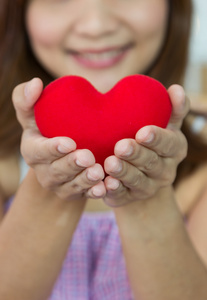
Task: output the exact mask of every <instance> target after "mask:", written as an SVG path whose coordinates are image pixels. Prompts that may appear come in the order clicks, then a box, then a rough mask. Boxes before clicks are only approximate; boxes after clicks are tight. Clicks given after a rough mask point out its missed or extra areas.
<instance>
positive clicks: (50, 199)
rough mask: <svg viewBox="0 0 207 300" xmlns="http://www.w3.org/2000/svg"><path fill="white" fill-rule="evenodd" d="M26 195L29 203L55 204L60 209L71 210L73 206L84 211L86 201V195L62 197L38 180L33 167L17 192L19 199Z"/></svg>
mask: <svg viewBox="0 0 207 300" xmlns="http://www.w3.org/2000/svg"><path fill="white" fill-rule="evenodd" d="M25 195H27V199H26V200H27V202H28V204H31V205H32V203H33V204H34V205H35V206H37V205H40V206H41V205H42V204H44V205H47V204H48V205H54V206H56V207H57V209H60V210H61V209H63V210H67V209H69V210H70V209H71V208H72V207H73V208H75V209H76V210H81V211H82V210H83V209H84V206H85V203H86V198H85V197H84V198H83V197H82V198H80V199H73V200H67V199H60V198H59V197H58V196H57V195H56V193H55V192H53V191H50V190H47V189H45V188H43V187H42V185H41V184H40V183H39V181H38V180H37V178H36V174H35V172H34V170H33V169H29V171H28V174H27V176H26V177H25V179H24V181H23V182H22V184H21V186H20V188H19V190H18V192H17V196H18V197H17V198H18V199H19V201H21V200H22V201H23V199H25Z"/></svg>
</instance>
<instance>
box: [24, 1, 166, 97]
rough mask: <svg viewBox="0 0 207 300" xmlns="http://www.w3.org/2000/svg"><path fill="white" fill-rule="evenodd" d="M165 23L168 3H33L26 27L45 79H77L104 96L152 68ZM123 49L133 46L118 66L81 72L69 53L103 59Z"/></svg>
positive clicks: (163, 34) (88, 69) (29, 6)
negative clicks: (48, 75) (110, 51)
mask: <svg viewBox="0 0 207 300" xmlns="http://www.w3.org/2000/svg"><path fill="white" fill-rule="evenodd" d="M167 17H168V4H167V1H166V0H147V1H137V0H130V1H118V0H113V1H111V0H106V1H100V0H98V1H94V0H79V1H75V0H72V1H57V0H52V1H51V0H49V1H48V0H43V1H42V0H31V1H29V4H28V8H27V13H26V27H27V31H28V35H29V38H30V43H31V45H32V49H33V51H34V53H35V55H36V57H37V58H38V60H39V61H40V62H41V63H42V64H43V66H44V67H45V69H46V70H48V71H49V73H51V74H53V75H54V77H60V76H64V75H70V74H73V75H80V76H83V77H85V78H86V79H88V80H89V81H91V82H92V84H93V85H94V86H95V87H96V88H97V89H98V90H100V91H101V92H106V91H107V90H109V89H111V88H112V86H113V85H115V84H116V83H117V82H118V81H119V80H120V79H121V78H123V77H125V76H127V75H131V74H135V73H142V72H144V71H145V70H146V69H147V68H148V67H149V65H151V64H152V62H153V61H154V60H155V58H156V57H157V55H158V53H159V51H160V48H161V47H162V44H163V41H164V37H165V31H166V28H167ZM126 45H131V46H130V48H129V50H128V52H127V53H126V55H125V57H124V58H123V59H122V60H121V61H119V62H118V63H116V64H112V65H111V66H108V67H102V68H93V67H90V66H89V67H86V66H83V65H81V64H79V63H78V62H77V61H76V60H75V59H74V57H73V55H72V54H71V52H70V51H72V50H73V51H77V52H80V53H90V54H92V53H93V52H95V53H96V54H97V52H101V53H102V54H103V53H106V52H107V49H111V48H112V49H114V48H115V49H116V50H117V49H120V48H121V47H123V46H126ZM99 54H100V53H99ZM98 57H99V56H98ZM96 58H97V55H96ZM98 60H102V59H101V58H100V57H99V58H98ZM51 62H52V63H51Z"/></svg>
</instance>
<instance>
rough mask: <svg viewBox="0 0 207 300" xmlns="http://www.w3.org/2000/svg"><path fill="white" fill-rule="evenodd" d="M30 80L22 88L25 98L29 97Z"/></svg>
mask: <svg viewBox="0 0 207 300" xmlns="http://www.w3.org/2000/svg"><path fill="white" fill-rule="evenodd" d="M31 84H32V80H30V81H28V82H27V84H26V85H25V88H24V95H25V97H26V98H29V96H30V88H31Z"/></svg>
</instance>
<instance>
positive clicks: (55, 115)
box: [34, 74, 172, 165]
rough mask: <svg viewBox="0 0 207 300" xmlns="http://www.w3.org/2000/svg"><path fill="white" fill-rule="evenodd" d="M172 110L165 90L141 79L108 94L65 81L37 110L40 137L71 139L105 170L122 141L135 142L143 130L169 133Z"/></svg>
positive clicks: (51, 87)
mask: <svg viewBox="0 0 207 300" xmlns="http://www.w3.org/2000/svg"><path fill="white" fill-rule="evenodd" d="M171 110H172V105H171V101H170V97H169V95H168V92H167V90H166V88H165V87H164V86H163V85H162V84H161V83H160V82H159V81H157V80H155V79H153V78H150V77H148V76H144V75H140V74H139V75H131V76H128V77H125V78H123V79H122V80H120V81H119V82H118V83H117V84H116V85H115V86H114V87H113V88H112V89H111V90H110V91H109V92H107V93H105V94H102V93H100V92H98V91H97V90H96V89H95V88H94V87H93V86H92V85H91V84H90V83H89V82H88V81H87V80H86V79H84V78H82V77H78V76H64V77H62V78H58V79H56V80H54V81H53V82H51V83H50V84H49V85H48V86H47V87H46V88H45V89H44V91H43V92H42V94H41V96H40V98H39V99H38V101H37V102H36V104H35V108H34V112H35V119H36V123H37V126H38V127H39V130H40V132H41V133H42V135H44V136H46V137H55V136H68V137H70V138H72V139H73V140H74V141H75V142H76V144H77V148H79V149H89V150H91V151H92V153H93V154H94V156H95V158H96V162H97V163H100V164H101V165H104V160H105V158H106V157H108V156H110V155H113V154H114V146H115V144H116V143H117V142H118V141H120V140H122V139H124V138H133V139H134V137H135V135H136V133H137V131H138V130H139V129H140V128H142V127H143V126H146V125H156V126H160V127H166V125H167V124H168V121H169V118H170V115H171Z"/></svg>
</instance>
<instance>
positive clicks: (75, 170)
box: [46, 149, 99, 186]
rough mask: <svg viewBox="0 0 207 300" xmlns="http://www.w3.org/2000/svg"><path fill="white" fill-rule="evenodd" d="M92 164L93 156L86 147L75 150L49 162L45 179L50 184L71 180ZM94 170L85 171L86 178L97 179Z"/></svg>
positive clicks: (93, 161)
mask: <svg viewBox="0 0 207 300" xmlns="http://www.w3.org/2000/svg"><path fill="white" fill-rule="evenodd" d="M94 164H95V158H94V155H93V154H92V152H91V151H89V150H88V149H83V150H82V149H81V150H76V151H74V152H72V153H70V154H69V155H66V156H65V157H63V158H61V159H57V160H55V161H54V162H53V163H52V164H50V166H49V170H48V169H46V171H47V173H48V176H47V181H48V182H49V184H50V186H53V185H54V186H56V185H59V184H62V183H65V182H68V181H72V180H73V179H74V178H75V177H76V176H78V175H79V174H80V173H81V172H82V171H83V170H84V169H86V168H89V167H92V166H93V165H94ZM89 170H90V169H89ZM94 172H95V171H93V172H92V173H91V171H88V172H87V174H86V176H87V178H88V180H91V181H96V180H97V179H99V177H98V178H97V175H96V173H94ZM93 173H94V174H93ZM98 175H99V171H98Z"/></svg>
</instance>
